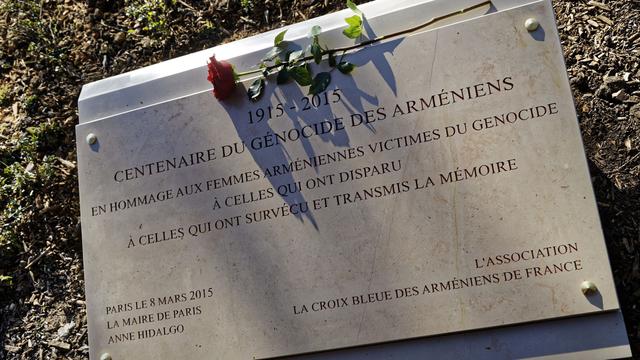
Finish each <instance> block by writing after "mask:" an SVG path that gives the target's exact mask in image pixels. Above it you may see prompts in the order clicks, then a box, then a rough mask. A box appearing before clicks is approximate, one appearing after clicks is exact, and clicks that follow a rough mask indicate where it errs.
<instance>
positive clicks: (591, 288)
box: [580, 280, 598, 295]
mask: <svg viewBox="0 0 640 360" xmlns="http://www.w3.org/2000/svg"><path fill="white" fill-rule="evenodd" d="M580 290H582V293H583V294H585V295H591V294H595V293H596V292H598V287H597V286H596V284H594V283H593V282H591V281H588V280H587V281H583V282H582V284H580Z"/></svg>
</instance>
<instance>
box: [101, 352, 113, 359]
mask: <svg viewBox="0 0 640 360" xmlns="http://www.w3.org/2000/svg"><path fill="white" fill-rule="evenodd" d="M100 360H111V354H109V353H103V354H102V355H101V356H100Z"/></svg>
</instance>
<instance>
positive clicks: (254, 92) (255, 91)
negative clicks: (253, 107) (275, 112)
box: [247, 78, 264, 102]
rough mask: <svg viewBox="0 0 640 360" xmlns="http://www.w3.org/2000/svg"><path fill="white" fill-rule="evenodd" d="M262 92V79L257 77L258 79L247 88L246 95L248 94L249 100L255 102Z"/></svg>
mask: <svg viewBox="0 0 640 360" xmlns="http://www.w3.org/2000/svg"><path fill="white" fill-rule="evenodd" d="M263 92H264V79H263V78H259V79H256V80H255V81H254V82H253V83H252V84H251V86H250V87H249V90H247V96H249V100H251V101H253V102H256V101H258V100H260V97H261V96H262V93H263Z"/></svg>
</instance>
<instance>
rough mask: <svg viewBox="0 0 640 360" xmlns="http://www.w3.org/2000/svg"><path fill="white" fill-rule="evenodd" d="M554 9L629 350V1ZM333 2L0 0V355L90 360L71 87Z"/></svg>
mask: <svg viewBox="0 0 640 360" xmlns="http://www.w3.org/2000/svg"><path fill="white" fill-rule="evenodd" d="M359 3H361V1H360V2H359ZM554 4H555V5H554V6H555V9H556V14H557V18H558V25H559V29H560V35H561V40H562V45H563V47H564V53H565V58H566V61H567V66H568V69H569V70H568V71H569V77H570V81H571V86H572V89H573V94H574V97H575V101H576V106H577V110H578V114H579V122H580V127H581V130H582V135H583V138H584V145H585V149H586V153H587V157H588V159H589V165H590V168H591V172H592V181H593V186H594V189H595V193H596V198H597V202H598V208H599V211H600V216H601V219H602V225H603V228H604V233H605V237H606V242H607V247H608V251H609V256H610V258H611V263H612V267H613V273H614V277H615V282H616V286H617V289H618V294H619V297H620V301H621V304H622V310H623V314H624V317H625V322H626V326H627V331H628V335H629V340H630V341H631V344H632V348H633V350H634V354H635V355H636V356H639V357H640V327H639V324H640V308H639V307H640V65H639V59H640V1H639V0H599V1H593V0H590V1H585V0H571V1H570V0H561V1H560V0H558V1H554ZM344 7H345V3H344V2H343V1H336V0H288V1H272V0H271V1H270V0H265V1H257V0H256V1H254V0H242V1H239V0H238V1H236V0H234V1H230V0H212V1H195V0H147V1H141V0H85V1H83V2H80V1H71V0H64V1H52V0H2V1H1V2H0V168H1V169H2V172H1V173H0V224H1V225H2V226H1V227H0V340H1V342H2V346H1V347H0V359H2V358H6V359H56V358H61V359H84V358H87V357H88V340H87V318H86V313H85V302H84V283H83V274H82V248H81V238H80V219H79V209H78V207H79V205H78V190H77V188H78V184H77V172H76V154H75V133H74V127H75V125H76V124H77V123H78V115H77V99H78V95H79V92H80V88H81V86H82V85H83V84H85V83H88V82H91V81H95V80H98V79H102V78H105V77H109V76H113V75H116V74H120V73H123V72H127V71H130V70H134V69H137V68H140V67H142V66H145V65H150V64H153V63H157V62H160V61H163V60H167V59H170V58H174V57H177V56H180V55H184V54H188V53H191V52H194V51H197V50H201V49H206V48H210V47H213V46H215V45H218V44H220V43H225V42H229V41H233V40H237V39H240V38H243V37H246V36H249V35H252V34H256V33H259V32H262V31H265V30H268V29H273V28H277V27H281V26H283V25H286V24H290V23H294V22H299V21H302V20H305V19H308V18H312V17H315V16H319V15H322V14H325V13H329V12H332V11H336V10H339V9H342V8H344Z"/></svg>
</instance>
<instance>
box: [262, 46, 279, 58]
mask: <svg viewBox="0 0 640 360" xmlns="http://www.w3.org/2000/svg"><path fill="white" fill-rule="evenodd" d="M282 51H284V49H283V48H282V47H280V46H274V47H272V48H271V50H269V52H267V53H266V54H265V55H264V57H263V58H262V60H263V61H272V60H273V59H275V58H276V57H278V55H280V54H281V53H282Z"/></svg>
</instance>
